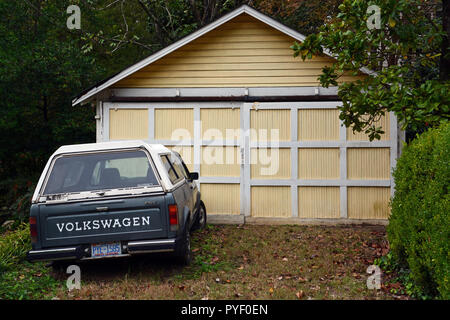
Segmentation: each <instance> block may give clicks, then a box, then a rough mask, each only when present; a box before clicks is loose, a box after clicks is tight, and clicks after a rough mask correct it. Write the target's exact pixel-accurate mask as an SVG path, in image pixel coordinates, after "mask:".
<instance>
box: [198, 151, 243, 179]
mask: <svg viewBox="0 0 450 320" xmlns="http://www.w3.org/2000/svg"><path fill="white" fill-rule="evenodd" d="M200 173H201V175H202V176H203V177H239V176H240V174H241V166H240V151H239V148H238V147H202V158H201V165H200Z"/></svg>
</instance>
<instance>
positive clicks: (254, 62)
mask: <svg viewBox="0 0 450 320" xmlns="http://www.w3.org/2000/svg"><path fill="white" fill-rule="evenodd" d="M294 41H295V40H294V39H293V38H291V37H289V36H287V35H285V34H283V33H282V32H280V31H278V30H276V29H274V28H272V27H269V26H268V25H266V24H265V23H262V22H260V21H259V20H257V19H255V18H253V17H251V16H249V15H247V14H242V15H240V16H238V17H236V18H234V19H232V20H230V21H229V22H227V23H225V24H223V25H222V26H220V27H218V28H216V29H215V30H213V31H210V32H208V33H207V34H205V35H203V36H202V37H200V38H198V39H196V40H194V41H192V42H190V43H189V44H187V45H185V46H183V47H181V48H179V49H177V50H176V51H174V52H172V53H170V54H169V55H167V56H165V57H163V58H161V59H160V60H158V61H156V62H154V63H152V64H151V65H149V66H147V67H145V68H143V69H141V70H140V71H138V72H135V73H134V74H132V75H130V76H129V77H127V78H125V79H123V80H121V81H119V82H118V83H117V84H115V87H147V88H150V87H153V88H156V87H248V86H256V87H264V86H266V87H276V86H315V85H317V84H318V81H317V77H318V76H319V74H321V72H322V68H323V67H324V66H326V65H329V64H330V63H331V62H332V59H331V58H329V57H325V56H323V57H315V58H314V59H312V60H308V61H302V60H301V59H299V58H294V57H293V55H292V50H291V49H290V48H289V47H290V46H291V45H292V44H293V43H294ZM356 78H358V77H351V76H344V77H342V79H340V81H349V80H351V79H356Z"/></svg>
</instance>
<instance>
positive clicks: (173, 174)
mask: <svg viewBox="0 0 450 320" xmlns="http://www.w3.org/2000/svg"><path fill="white" fill-rule="evenodd" d="M161 160H162V162H163V164H164V167H165V169H166V171H167V173H168V174H169V179H170V182H172V183H173V184H175V183H176V182H177V181H178V180H180V178H181V176H179V175H178V174H177V172H176V171H175V169H174V168H173V166H172V164H171V163H170V161H169V158H168V157H167V156H166V155H163V156H161Z"/></svg>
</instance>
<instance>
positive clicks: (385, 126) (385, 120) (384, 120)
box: [347, 113, 390, 141]
mask: <svg viewBox="0 0 450 320" xmlns="http://www.w3.org/2000/svg"><path fill="white" fill-rule="evenodd" d="M362 118H363V119H367V117H364V116H363V117H362ZM374 125H375V126H376V127H381V129H382V130H383V131H384V133H383V134H382V135H381V138H380V140H382V141H386V140H389V139H390V115H389V113H386V115H385V116H383V117H381V118H380V119H379V120H378V121H375V122H374ZM347 140H349V141H369V136H368V135H367V134H365V133H364V132H353V130H352V127H350V128H347Z"/></svg>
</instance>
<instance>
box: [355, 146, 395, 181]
mask: <svg viewBox="0 0 450 320" xmlns="http://www.w3.org/2000/svg"><path fill="white" fill-rule="evenodd" d="M347 176H348V178H349V179H351V180H389V179H390V152H389V148H349V149H347Z"/></svg>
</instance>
